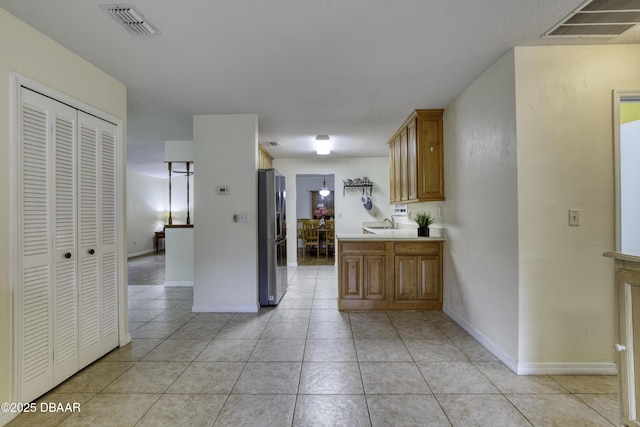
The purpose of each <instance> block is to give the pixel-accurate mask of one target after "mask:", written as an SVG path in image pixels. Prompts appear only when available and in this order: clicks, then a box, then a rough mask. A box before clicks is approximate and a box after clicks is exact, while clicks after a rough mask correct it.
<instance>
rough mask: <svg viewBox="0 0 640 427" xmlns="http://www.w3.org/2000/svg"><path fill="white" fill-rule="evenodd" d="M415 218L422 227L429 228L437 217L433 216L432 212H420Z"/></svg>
mask: <svg viewBox="0 0 640 427" xmlns="http://www.w3.org/2000/svg"><path fill="white" fill-rule="evenodd" d="M413 220H414V221H415V222H416V223H417V224H418V227H420V228H427V227H429V226H430V225H431V224H433V223H434V222H436V219H435V218H434V217H432V216H431V212H424V211H423V212H418V213H417V214H416V215H415V217H414V218H413Z"/></svg>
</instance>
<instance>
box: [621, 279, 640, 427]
mask: <svg viewBox="0 0 640 427" xmlns="http://www.w3.org/2000/svg"><path fill="white" fill-rule="evenodd" d="M617 288H618V290H617V293H618V313H619V316H620V317H619V338H620V344H622V345H623V346H624V349H623V350H621V351H620V353H619V359H618V366H619V369H620V371H619V378H620V391H621V393H620V394H621V395H620V404H621V409H622V418H623V421H624V425H627V426H640V375H638V373H639V372H640V357H638V355H640V328H638V327H636V326H638V325H640V271H638V270H621V271H619V272H618V274H617Z"/></svg>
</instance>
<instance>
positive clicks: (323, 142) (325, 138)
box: [316, 135, 331, 156]
mask: <svg viewBox="0 0 640 427" xmlns="http://www.w3.org/2000/svg"><path fill="white" fill-rule="evenodd" d="M330 152H331V140H330V139H329V135H318V136H316V154H318V155H320V156H326V155H327V154H329V153H330Z"/></svg>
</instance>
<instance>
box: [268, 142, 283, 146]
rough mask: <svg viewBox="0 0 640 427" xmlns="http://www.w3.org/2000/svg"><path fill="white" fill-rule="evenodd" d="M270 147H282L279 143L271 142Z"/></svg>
mask: <svg viewBox="0 0 640 427" xmlns="http://www.w3.org/2000/svg"><path fill="white" fill-rule="evenodd" d="M269 145H270V146H272V147H280V143H279V142H278V141H271V142H269Z"/></svg>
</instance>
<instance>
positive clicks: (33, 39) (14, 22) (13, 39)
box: [0, 9, 126, 402]
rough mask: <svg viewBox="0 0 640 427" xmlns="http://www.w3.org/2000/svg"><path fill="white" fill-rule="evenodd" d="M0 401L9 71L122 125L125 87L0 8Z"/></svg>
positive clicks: (6, 331) (6, 309)
mask: <svg viewBox="0 0 640 427" xmlns="http://www.w3.org/2000/svg"><path fill="white" fill-rule="evenodd" d="M0 40H2V44H0V219H2V220H1V221H0V342H1V343H2V344H3V345H2V346H1V347H0V402H7V401H8V402H10V401H12V400H13V399H12V389H13V375H12V366H13V360H12V357H13V346H12V343H13V337H12V330H11V323H12V322H11V319H12V310H11V306H12V298H13V294H12V286H13V283H11V267H12V265H13V260H14V254H12V253H11V242H10V238H11V229H10V223H11V221H10V218H11V208H12V207H11V206H10V188H11V187H10V176H11V164H10V163H11V162H10V158H11V141H10V127H11V125H12V123H10V109H11V108H12V104H11V101H10V99H11V87H10V72H11V71H16V72H18V73H20V74H22V75H24V76H26V77H29V78H31V79H33V80H36V81H38V82H40V83H42V84H45V85H47V86H49V87H51V88H53V89H55V90H57V91H59V92H62V93H64V94H65V95H68V96H71V97H74V98H76V99H78V100H80V101H82V102H84V103H86V104H88V105H91V106H93V107H95V108H98V109H100V110H103V111H105V112H106V113H109V114H111V115H112V116H114V117H117V118H119V119H121V120H123V123H126V87H125V86H124V85H122V84H121V83H119V82H118V81H116V80H115V79H113V78H112V77H110V76H108V75H106V74H105V73H104V72H102V71H100V70H99V69H97V68H96V67H94V66H93V65H91V64H89V63H88V62H86V61H85V60H83V59H82V58H80V57H78V56H76V55H75V54H73V53H71V52H70V51H68V50H66V49H64V48H63V47H61V46H60V45H58V44H56V43H54V42H53V41H52V40H50V39H49V38H47V37H45V36H44V35H42V34H41V33H39V32H37V31H35V30H34V29H32V28H31V27H29V26H28V25H26V24H25V23H23V22H22V21H20V20H18V19H16V18H15V17H14V16H13V15H11V14H9V13H8V12H6V11H5V10H4V9H0Z"/></svg>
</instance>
